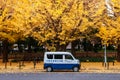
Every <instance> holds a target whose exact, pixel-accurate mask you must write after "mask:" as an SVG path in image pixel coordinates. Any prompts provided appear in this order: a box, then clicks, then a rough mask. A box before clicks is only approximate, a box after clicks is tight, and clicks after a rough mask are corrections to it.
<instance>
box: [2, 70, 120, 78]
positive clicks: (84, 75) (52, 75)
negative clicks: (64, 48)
mask: <svg viewBox="0 0 120 80" xmlns="http://www.w3.org/2000/svg"><path fill="white" fill-rule="evenodd" d="M0 80H120V74H118V73H79V72H78V73H77V72H76V73H75V72H52V73H46V72H45V73H4V74H0Z"/></svg>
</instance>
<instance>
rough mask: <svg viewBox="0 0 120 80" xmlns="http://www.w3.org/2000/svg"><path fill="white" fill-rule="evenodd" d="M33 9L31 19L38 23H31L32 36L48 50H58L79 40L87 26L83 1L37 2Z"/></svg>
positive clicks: (49, 0) (54, 0) (48, 0)
mask: <svg viewBox="0 0 120 80" xmlns="http://www.w3.org/2000/svg"><path fill="white" fill-rule="evenodd" d="M36 5H37V6H36ZM34 9H35V12H34V15H35V16H33V17H32V18H33V19H38V22H36V23H32V24H35V25H34V27H33V28H32V36H33V37H34V38H35V39H37V40H38V41H39V43H40V44H42V45H44V46H46V47H47V49H48V50H54V51H55V50H60V46H63V45H66V44H68V43H69V42H72V41H74V40H76V39H80V37H81V32H82V31H84V30H85V29H86V26H88V24H89V22H88V19H87V18H86V16H84V15H85V14H86V13H85V12H84V8H83V0H65V1H64V0H44V1H41V0H39V1H37V4H35V5H34ZM36 16H37V18H36Z"/></svg>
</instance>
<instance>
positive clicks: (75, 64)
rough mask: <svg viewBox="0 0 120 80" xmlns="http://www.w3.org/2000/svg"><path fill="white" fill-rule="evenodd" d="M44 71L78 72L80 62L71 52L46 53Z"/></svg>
mask: <svg viewBox="0 0 120 80" xmlns="http://www.w3.org/2000/svg"><path fill="white" fill-rule="evenodd" d="M44 69H46V71H47V72H51V71H53V70H73V71H74V72H78V71H79V69H80V62H79V60H77V59H75V58H74V57H73V55H72V54H71V53H70V52H45V54H44Z"/></svg>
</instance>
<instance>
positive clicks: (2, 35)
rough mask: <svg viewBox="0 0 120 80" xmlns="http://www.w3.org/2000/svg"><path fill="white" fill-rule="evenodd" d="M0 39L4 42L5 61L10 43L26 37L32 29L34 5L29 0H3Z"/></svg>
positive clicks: (0, 11) (0, 6)
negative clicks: (31, 18)
mask: <svg viewBox="0 0 120 80" xmlns="http://www.w3.org/2000/svg"><path fill="white" fill-rule="evenodd" d="M1 3H2V4H0V41H2V42H3V48H4V49H3V62H5V61H7V55H8V52H6V51H8V50H6V49H8V43H14V42H16V41H17V40H20V39H24V38H25V37H26V36H27V34H28V33H29V32H30V29H31V24H30V22H31V20H30V16H31V15H33V14H32V13H31V11H32V9H33V8H32V6H31V7H30V5H31V3H30V2H29V1H28V0H17V1H15V0H14V1H13V0H1Z"/></svg>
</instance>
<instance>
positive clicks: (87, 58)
mask: <svg viewBox="0 0 120 80" xmlns="http://www.w3.org/2000/svg"><path fill="white" fill-rule="evenodd" d="M79 60H80V61H81V62H104V58H100V57H98V58H97V57H81V58H79ZM114 60H115V58H114V57H108V58H107V62H113V61H114Z"/></svg>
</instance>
